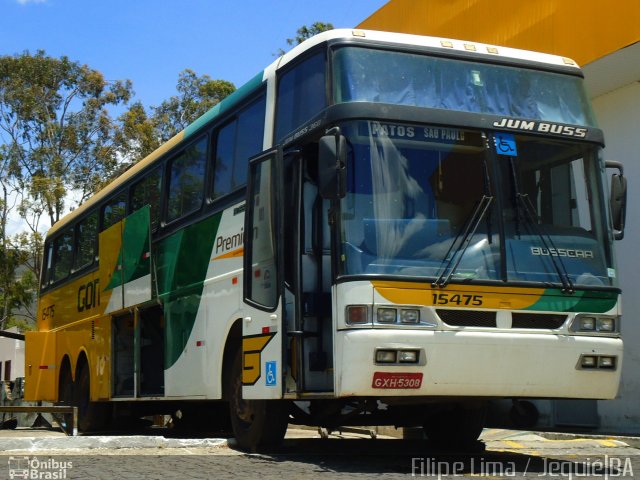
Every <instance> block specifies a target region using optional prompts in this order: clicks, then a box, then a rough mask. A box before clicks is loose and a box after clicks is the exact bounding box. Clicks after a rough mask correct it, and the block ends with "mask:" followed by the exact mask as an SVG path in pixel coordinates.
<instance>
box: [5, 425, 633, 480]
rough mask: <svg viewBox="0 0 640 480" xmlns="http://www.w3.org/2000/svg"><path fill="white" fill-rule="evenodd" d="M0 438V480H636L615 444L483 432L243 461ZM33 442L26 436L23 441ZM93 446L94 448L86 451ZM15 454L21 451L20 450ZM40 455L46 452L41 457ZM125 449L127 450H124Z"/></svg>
mask: <svg viewBox="0 0 640 480" xmlns="http://www.w3.org/2000/svg"><path fill="white" fill-rule="evenodd" d="M24 434H25V433H24V432H23V433H20V432H14V433H13V434H12V435H6V434H4V433H2V434H1V435H0V451H2V452H3V455H0V479H2V478H11V475H13V478H43V479H44V478H60V479H62V478H64V479H67V478H68V479H90V478H96V479H114V478H115V479H122V480H124V479H163V480H164V479H192V478H197V479H200V478H206V479H208V478H211V479H227V478H248V479H253V478H260V479H278V480H288V479H302V478H304V479H307V478H311V479H313V478H321V479H329V478H359V479H364V478H380V477H381V476H383V478H385V479H387V478H389V479H395V478H411V477H412V476H413V477H418V478H419V477H425V478H438V476H440V477H441V478H444V477H447V478H453V477H469V476H479V477H493V478H511V477H518V478H528V479H533V478H545V477H548V478H550V479H553V478H556V479H557V478H572V479H573V478H577V477H580V478H607V479H609V478H611V479H613V478H634V477H635V474H636V472H638V476H640V450H639V449H637V448H635V447H634V445H636V446H638V445H637V444H635V443H634V442H630V441H628V440H627V441H625V440H624V439H617V438H606V437H599V438H582V437H577V436H565V437H563V438H556V439H550V438H545V437H543V436H541V435H540V434H536V433H532V432H518V431H510V430H490V429H488V430H485V432H484V433H483V436H482V441H481V442H478V444H477V445H476V446H475V447H474V448H472V449H471V450H470V451H460V452H445V451H442V450H439V449H438V448H437V447H436V446H434V445H431V444H429V443H427V442H424V441H420V440H399V439H393V438H390V437H382V436H379V437H378V438H377V439H375V440H373V439H370V438H367V437H366V436H365V435H360V434H354V433H344V434H339V433H338V434H333V435H331V436H330V438H328V439H321V438H319V436H318V435H317V434H316V432H313V431H308V430H307V431H305V430H293V429H292V430H290V431H289V432H288V434H287V440H286V441H285V444H284V445H283V446H282V447H281V448H279V449H277V450H273V451H270V452H263V453H255V454H247V453H243V452H240V451H238V450H236V449H234V448H233V441H230V442H229V443H227V442H225V441H219V440H215V439H189V440H188V441H184V442H182V443H181V441H178V440H176V439H168V440H167V441H166V442H163V441H161V440H158V439H157V438H154V437H152V436H147V438H148V439H150V440H148V441H147V440H145V439H144V438H143V437H141V436H131V437H114V436H111V437H107V438H111V440H104V438H105V437H80V438H84V439H85V443H84V446H78V444H76V446H75V447H74V448H69V447H70V446H71V444H72V439H71V438H70V437H63V436H58V435H55V434H52V435H41V436H40V439H42V437H44V438H47V439H48V440H50V442H49V443H46V444H42V443H38V442H37V441H36V440H37V439H33V440H30V441H31V446H29V448H27V449H22V450H17V449H15V448H12V449H11V450H9V449H8V448H7V447H12V446H13V447H15V446H16V445H18V444H16V443H11V439H15V438H20V435H24ZM31 438H33V437H31ZM92 442H93V443H92ZM20 446H21V448H23V447H25V444H20ZM45 447H46V449H44V448H45ZM132 447H134V448H132Z"/></svg>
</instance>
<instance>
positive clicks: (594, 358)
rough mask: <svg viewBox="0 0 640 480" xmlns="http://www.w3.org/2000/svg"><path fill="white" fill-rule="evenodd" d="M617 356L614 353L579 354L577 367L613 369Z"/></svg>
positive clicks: (582, 368)
mask: <svg viewBox="0 0 640 480" xmlns="http://www.w3.org/2000/svg"><path fill="white" fill-rule="evenodd" d="M617 363H618V362H617V357H616V356H614V355H590V354H587V355H580V359H579V360H578V368H579V369H581V370H595V369H600V370H615V369H616V366H617Z"/></svg>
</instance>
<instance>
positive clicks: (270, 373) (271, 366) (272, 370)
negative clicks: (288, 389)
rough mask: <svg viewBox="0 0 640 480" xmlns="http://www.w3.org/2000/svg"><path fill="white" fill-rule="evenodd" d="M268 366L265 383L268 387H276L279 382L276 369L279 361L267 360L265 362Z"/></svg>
mask: <svg viewBox="0 0 640 480" xmlns="http://www.w3.org/2000/svg"><path fill="white" fill-rule="evenodd" d="M265 367H266V377H267V378H266V380H265V385H266V386H267V387H275V386H276V383H277V376H276V371H277V362H276V361H275V360H274V361H271V362H267V363H266V364H265Z"/></svg>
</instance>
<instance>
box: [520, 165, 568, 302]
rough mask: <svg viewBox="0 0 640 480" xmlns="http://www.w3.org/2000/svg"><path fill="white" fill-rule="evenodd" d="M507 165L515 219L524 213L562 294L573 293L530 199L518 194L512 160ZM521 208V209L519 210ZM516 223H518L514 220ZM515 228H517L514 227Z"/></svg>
mask: <svg viewBox="0 0 640 480" xmlns="http://www.w3.org/2000/svg"><path fill="white" fill-rule="evenodd" d="M509 165H510V167H511V177H512V182H513V190H514V195H515V199H516V202H515V203H516V211H517V214H516V217H518V218H519V217H520V210H521V208H522V211H523V212H524V218H525V219H526V220H528V222H527V223H528V224H529V225H531V228H532V230H533V232H534V233H535V234H536V235H537V236H538V238H539V239H540V242H542V245H543V247H544V248H545V249H546V250H547V252H549V258H550V259H551V263H552V264H553V268H554V269H555V270H556V273H557V274H558V277H559V278H560V282H561V283H562V292H563V293H574V292H575V289H574V286H573V282H572V281H571V278H569V272H568V271H567V269H566V267H565V266H564V262H563V261H562V259H561V258H560V257H557V258H556V256H555V255H552V252H557V251H558V250H557V249H556V246H555V245H554V243H553V240H552V239H551V236H550V235H549V234H546V235H545V233H543V232H542V229H541V228H540V226H539V225H538V221H537V214H536V211H535V208H534V207H533V205H532V204H531V199H530V198H529V195H528V194H526V193H521V192H520V187H519V186H518V176H517V173H516V166H515V164H514V159H513V158H510V159H509ZM520 207H521V208H520ZM516 221H518V220H517V219H516ZM516 228H517V227H516Z"/></svg>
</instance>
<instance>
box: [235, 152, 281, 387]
mask: <svg viewBox="0 0 640 480" xmlns="http://www.w3.org/2000/svg"><path fill="white" fill-rule="evenodd" d="M282 183H283V182H282V150H280V149H272V150H268V151H266V152H264V153H262V154H261V155H259V156H257V157H254V158H253V159H252V160H251V161H250V164H249V179H248V185H247V209H246V214H245V229H244V231H245V253H244V317H243V320H242V336H243V338H242V396H243V398H246V399H276V398H282V394H283V378H284V375H283V370H284V368H283V367H284V364H283V360H284V356H283V339H282V337H283V335H284V334H285V332H284V328H283V325H284V322H283V318H282V317H283V314H284V309H283V300H282V298H283V283H284V282H283V267H282V261H283V234H282V233H283V232H282V230H283V229H282V225H283V216H284V214H283V212H284V208H285V206H284V205H283V203H282V197H281V195H282V192H283V188H282Z"/></svg>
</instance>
